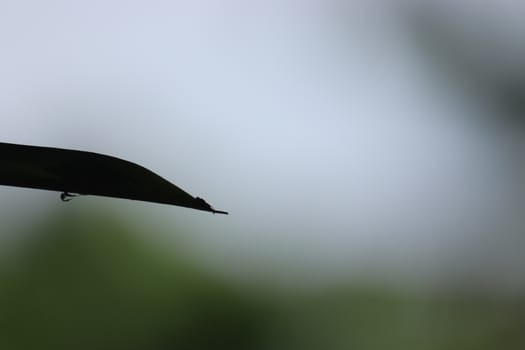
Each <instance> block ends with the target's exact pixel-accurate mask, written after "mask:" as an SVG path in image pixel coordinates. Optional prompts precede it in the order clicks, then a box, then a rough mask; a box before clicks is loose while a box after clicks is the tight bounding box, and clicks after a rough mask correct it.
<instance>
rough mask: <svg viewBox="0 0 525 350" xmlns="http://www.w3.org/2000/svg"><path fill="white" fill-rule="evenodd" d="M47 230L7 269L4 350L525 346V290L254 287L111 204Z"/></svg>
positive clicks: (1, 293) (0, 337)
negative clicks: (125, 219) (162, 240)
mask: <svg viewBox="0 0 525 350" xmlns="http://www.w3.org/2000/svg"><path fill="white" fill-rule="evenodd" d="M35 236H36V237H37V238H32V239H31V240H30V241H29V243H28V244H26V246H25V247H24V249H23V250H22V251H21V252H20V253H19V254H17V255H16V258H14V259H12V260H10V261H9V263H4V266H3V270H2V271H3V272H2V275H1V276H0V282H1V289H0V310H1V313H0V349H10V350H22V349H24V350H26V349H305V350H308V349H392V348H394V349H396V348H399V349H499V348H501V347H502V346H505V348H511V349H522V348H525V335H524V334H523V332H522V331H523V329H522V328H523V325H524V324H525V298H517V299H516V298H514V299H505V298H496V297H490V296H486V295H485V296H483V295H481V294H480V295H476V294H475V293H465V292H458V291H456V292H444V291H441V292H439V293H438V291H435V292H434V293H430V292H428V293H422V292H420V293H409V292H396V291H392V290H388V289H384V288H377V287H366V286H364V285H356V284H351V283H346V284H343V286H340V287H337V288H336V287H332V288H324V289H311V290H304V289H303V290H300V289H298V290H286V291H283V290H277V289H275V290H272V289H271V288H268V287H267V286H266V287H265V288H260V289H258V288H256V287H253V286H252V287H247V286H244V285H243V284H241V283H234V282H232V281H226V280H224V279H221V278H218V277H217V276H214V275H213V274H211V273H209V272H207V271H205V269H204V268H202V267H197V265H198V264H195V263H192V262H191V261H192V260H191V259H188V258H187V255H185V254H183V249H184V247H183V246H179V247H173V249H172V247H171V246H170V253H169V254H167V250H161V249H158V247H153V244H150V242H148V241H146V240H145V239H144V235H138V234H136V232H134V230H133V229H131V228H129V227H126V225H125V224H124V223H122V222H119V220H118V219H115V218H112V217H110V216H109V215H107V214H101V213H99V214H97V213H92V212H90V213H86V214H84V215H80V214H78V213H77V214H75V213H71V212H66V213H65V214H62V215H59V216H57V217H55V218H53V219H52V220H50V221H48V222H47V223H45V224H42V225H40V227H39V228H38V229H37V230H36V232H35V233H34V235H33V237H35ZM185 256H186V258H185ZM260 283H261V285H264V281H262V280H261V281H260ZM263 290H264V292H263Z"/></svg>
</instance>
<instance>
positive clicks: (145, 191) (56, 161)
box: [0, 143, 227, 214]
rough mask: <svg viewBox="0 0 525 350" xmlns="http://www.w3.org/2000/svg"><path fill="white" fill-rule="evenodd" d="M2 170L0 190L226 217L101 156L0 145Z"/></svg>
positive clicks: (126, 163) (156, 177)
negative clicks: (6, 188)
mask: <svg viewBox="0 0 525 350" xmlns="http://www.w3.org/2000/svg"><path fill="white" fill-rule="evenodd" d="M0 168H1V170H0V185H6V186H16V187H29V188H36V189H43V190H51V191H60V192H62V195H61V198H62V200H69V198H70V197H74V196H75V195H72V194H70V193H75V194H81V195H96V196H105V197H115V198H124V199H133V200H140V201H146V202H155V203H163V204H172V205H178V206H182V207H187V208H193V209H197V210H204V211H209V212H212V213H220V214H227V212H224V211H220V210H215V209H213V207H212V206H211V205H209V204H208V203H206V201H205V200H204V199H202V198H199V197H193V196H192V195H190V194H189V193H187V192H185V191H184V190H182V189H180V188H179V187H177V186H175V185H174V184H172V183H171V182H169V181H167V180H165V179H164V178H162V177H160V176H159V175H157V174H155V173H153V172H152V171H150V170H148V169H146V168H144V167H142V166H140V165H138V164H135V163H132V162H129V161H126V160H123V159H119V158H116V157H112V156H107V155H103V154H98V153H93V152H84V151H76V150H68V149H61V148H51V147H38V146H29V145H19V144H12V143H0Z"/></svg>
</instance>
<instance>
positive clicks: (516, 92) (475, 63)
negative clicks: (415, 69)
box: [407, 6, 525, 126]
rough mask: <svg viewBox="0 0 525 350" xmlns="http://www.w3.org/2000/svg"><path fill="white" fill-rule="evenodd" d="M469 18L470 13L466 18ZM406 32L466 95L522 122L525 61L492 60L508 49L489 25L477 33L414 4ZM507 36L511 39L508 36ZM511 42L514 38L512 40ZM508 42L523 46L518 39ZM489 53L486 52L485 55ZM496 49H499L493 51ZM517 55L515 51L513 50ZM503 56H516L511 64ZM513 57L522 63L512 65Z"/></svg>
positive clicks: (505, 117)
mask: <svg viewBox="0 0 525 350" xmlns="http://www.w3.org/2000/svg"><path fill="white" fill-rule="evenodd" d="M464 21H466V22H468V21H469V18H467V17H465V18H464ZM407 22H408V23H409V26H410V32H411V35H412V37H413V38H414V40H415V42H416V43H417V44H418V46H419V47H421V48H422V49H423V51H424V52H425V54H426V56H427V58H429V61H431V62H432V63H433V64H435V66H436V67H437V68H438V70H439V74H440V75H441V76H446V77H447V78H448V79H449V81H452V82H454V83H455V84H456V85H457V86H459V87H460V88H461V89H462V90H463V92H464V93H466V95H465V97H466V96H469V97H473V98H476V99H477V102H478V103H479V102H481V103H482V104H483V106H484V107H487V109H488V110H489V111H490V112H492V115H496V116H497V117H498V120H499V121H502V122H507V123H508V122H511V124H513V125H514V124H516V123H517V124H519V125H520V126H522V125H523V122H524V121H525V117H524V116H525V64H524V63H523V62H522V61H521V60H520V59H519V58H516V59H514V60H510V59H507V60H496V59H495V58H494V57H497V56H498V55H499V56H500V57H504V56H506V55H512V54H513V53H512V52H508V51H503V50H502V49H501V47H500V45H498V43H497V42H496V39H494V38H492V39H490V38H488V37H491V36H494V35H493V34H494V33H491V32H490V30H494V28H491V27H490V26H487V27H483V28H481V27H480V28H478V30H477V32H476V35H472V34H473V33H469V32H468V30H466V29H465V28H463V27H462V26H460V25H458V24H457V23H453V22H452V21H451V20H450V18H448V17H447V15H446V14H443V13H441V12H440V11H433V10H432V7H430V8H429V7H427V6H421V7H418V6H416V9H414V10H413V11H411V12H410V17H409V20H408V21H407ZM506 40H512V39H510V38H507V39H506ZM511 44H512V43H511ZM511 46H520V47H521V46H522V42H521V41H520V42H516V43H514V45H511ZM487 52H490V55H489V54H487ZM494 52H498V54H494ZM514 54H516V53H514ZM506 61H514V63H513V64H509V63H507V62H506ZM515 62H520V64H516V63H515Z"/></svg>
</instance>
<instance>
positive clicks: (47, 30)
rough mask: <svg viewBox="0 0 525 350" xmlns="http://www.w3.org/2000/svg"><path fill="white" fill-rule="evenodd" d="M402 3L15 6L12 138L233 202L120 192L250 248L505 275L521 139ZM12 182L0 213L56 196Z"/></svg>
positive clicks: (0, 90)
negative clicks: (464, 93) (178, 200)
mask: <svg viewBox="0 0 525 350" xmlns="http://www.w3.org/2000/svg"><path fill="white" fill-rule="evenodd" d="M401 3H407V1H403V2H401V1H399V2H395V1H346V2H345V1H326V0H309V1H293V0H288V1H248V2H246V1H233V0H231V1H205V0H201V1H89V2H88V1H86V2H71V1H23V0H17V1H2V3H1V4H0V50H1V52H2V54H1V55H0V76H1V77H2V78H1V81H0V102H1V103H0V118H1V119H0V120H1V122H2V127H1V128H0V140H2V141H5V142H14V143H25V144H37V145H46V146H57V147H65V148H74V149H82V150H90V151H95V152H100V153H106V154H111V155H115V156H118V157H121V158H125V159H128V160H131V161H134V162H136V163H139V164H141V165H144V166H146V167H148V168H150V169H151V170H153V171H155V172H156V173H158V174H160V175H161V176H163V177H165V178H167V179H169V180H171V181H173V182H174V183H176V184H177V185H179V186H180V187H182V188H184V189H186V190H188V191H189V192H190V193H192V194H193V195H197V196H201V197H204V198H206V199H207V200H208V201H209V202H210V203H211V204H212V205H214V206H215V207H217V208H218V209H223V210H228V211H230V212H231V215H230V216H228V217H220V216H211V215H207V214H205V213H200V212H197V213H193V212H191V211H189V210H185V209H177V208H167V207H162V206H156V207H154V208H150V207H148V206H145V205H143V204H136V203H135V204H133V203H131V204H129V203H126V204H124V202H123V201H116V202H114V203H112V205H115V206H123V205H126V206H133V205H134V206H136V207H135V208H134V209H133V212H134V213H137V212H141V211H147V213H144V215H151V213H152V212H153V211H155V210H157V211H158V212H159V213H157V214H154V215H159V217H162V218H163V220H164V221H165V223H166V224H165V225H166V226H167V227H169V226H170V225H171V224H177V225H178V224H179V223H180V222H183V223H184V225H187V227H191V228H192V229H193V230H195V231H197V232H199V234H200V235H201V236H200V238H202V241H203V242H206V243H207V244H208V245H210V246H215V247H216V248H217V249H219V250H220V249H223V250H224V251H228V252H233V253H235V254H238V255H251V254H253V253H257V254H260V255H262V256H266V257H270V258H271V259H273V258H276V257H277V258H280V259H285V258H286V257H293V258H292V260H293V259H294V258H298V259H300V260H301V261H303V260H304V261H309V262H310V263H312V264H313V265H316V266H317V265H322V266H330V269H333V267H334V266H336V265H337V266H338V267H339V268H341V266H342V268H343V269H344V268H345V267H346V266H351V265H357V266H365V265H366V264H368V263H370V262H377V261H381V262H387V263H389V262H392V261H394V262H402V263H404V264H409V265H410V264H412V266H415V265H417V266H426V267H425V268H429V267H428V266H434V267H435V265H438V266H440V267H442V266H448V267H450V266H455V265H457V264H459V265H462V266H463V265H468V264H472V265H475V266H478V268H479V262H480V261H484V259H485V258H484V257H485V256H489V257H490V256H497V257H498V258H487V260H486V261H487V264H488V265H491V264H493V265H494V266H496V268H495V271H497V272H495V273H494V274H495V275H497V274H498V273H499V272H498V271H509V269H510V270H512V266H516V264H517V263H518V264H519V263H522V261H521V260H519V259H521V258H518V257H519V256H521V254H520V252H519V251H515V252H514V253H512V252H510V253H509V252H508V251H507V249H509V247H510V248H512V246H513V243H515V242H516V239H517V237H516V235H519V233H520V231H521V228H522V227H523V220H522V219H521V211H522V210H523V208H522V207H521V206H520V205H521V204H520V203H523V200H522V198H521V195H517V193H521V194H523V193H522V192H520V191H521V190H519V189H520V188H521V184H522V182H521V180H522V179H521V178H518V179H516V176H514V174H512V172H511V169H512V163H513V162H514V161H515V160H514V159H512V157H507V156H505V155H506V153H505V151H506V150H507V149H506V148H505V147H508V142H507V141H508V140H509V138H512V137H513V134H512V133H510V132H509V131H508V130H507V131H505V130H499V129H498V130H496V129H493V128H487V127H486V126H484V125H483V124H482V123H479V124H478V123H476V121H475V118H468V116H471V115H472V113H474V111H475V110H476V109H475V108H476V107H475V106H471V105H468V104H466V103H464V102H463V101H462V100H461V99H457V98H455V96H454V93H453V89H452V88H450V87H449V85H447V82H445V81H443V80H442V79H439V76H436V75H435V71H433V70H432V69H431V68H430V66H429V65H430V63H429V62H427V61H425V59H424V57H423V56H422V55H420V54H419V52H420V51H418V50H417V49H416V48H415V46H414V45H415V44H414V42H412V41H411V40H410V36H409V35H407V32H406V31H407V27H406V26H404V25H403V21H402V19H403V18H404V17H403V11H402V9H403V7H402V6H401ZM461 4H468V1H464V2H461ZM509 6H510V7H509ZM493 7H494V9H499V8H500V7H498V6H493ZM465 8H471V6H467V7H465ZM501 8H503V9H504V10H505V11H507V12H509V11H508V9H510V8H512V4H510V3H509V4H506V5H503V6H501ZM478 12H479V13H478V14H479V15H480V16H487V15H490V13H491V12H490V11H478ZM493 13H495V16H496V17H494V18H496V19H495V20H494V21H495V23H508V22H510V21H507V20H506V19H507V17H505V16H504V15H501V14H502V12H498V11H493ZM509 13H512V11H510V12H509ZM498 15H500V17H501V18H500V19H499V22H498V17H497V16H498ZM491 18H492V17H491ZM512 23H517V21H514V22H512ZM508 30H509V31H511V32H512V30H513V27H512V26H508ZM516 147H517V146H516ZM0 196H2V197H4V198H9V199H10V201H4V200H3V201H2V202H0V206H1V207H2V208H4V214H5V213H13V212H15V211H17V210H19V208H21V207H23V206H24V205H23V203H24V202H25V201H28V200H31V201H32V203H36V204H35V206H37V205H42V206H46V207H47V208H49V207H55V206H56V207H59V206H61V205H63V204H62V203H60V202H58V201H56V197H57V195H56V194H52V193H49V192H44V191H30V190H27V191H25V190H18V189H8V188H6V187H2V188H0ZM82 200H84V199H82ZM51 201H53V203H52V204H49V202H51ZM79 201H80V200H79ZM89 201H90V203H92V204H93V203H98V202H100V201H107V200H106V199H89ZM75 202H76V201H75ZM45 203H47V204H45ZM68 205H77V203H69V204H68ZM137 206H138V207H137ZM137 208H138V209H137ZM37 211H38V210H37ZM4 216H6V215H4ZM3 220H7V221H6V222H11V223H13V222H14V221H16V220H17V217H16V216H15V217H13V216H11V217H10V218H4V219H3ZM495 233H497V234H498V235H499V236H498V237H500V238H498V239H495V238H494V235H495ZM494 242H499V243H497V244H495V245H494V244H493V243H494ZM478 246H479V247H481V248H480V249H481V250H480V249H477V248H476V247H478ZM487 246H488V247H492V248H490V249H489V250H488V251H485V250H484V249H487V248H486V247H487ZM472 247H474V248H472ZM471 248H472V249H471ZM492 249H493V250H492ZM470 255H472V257H471V256H470ZM502 255H506V256H510V257H511V258H509V259H510V260H505V261H502V260H501V259H499V257H500V256H502ZM516 259H518V260H516ZM416 263H417V264H416ZM360 264H361V265H360ZM414 264H415V265H414ZM419 264H422V265H419ZM409 265H404V266H409ZM491 266H492V265H491ZM466 269H467V270H469V269H470V267H468V266H467V267H466Z"/></svg>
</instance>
